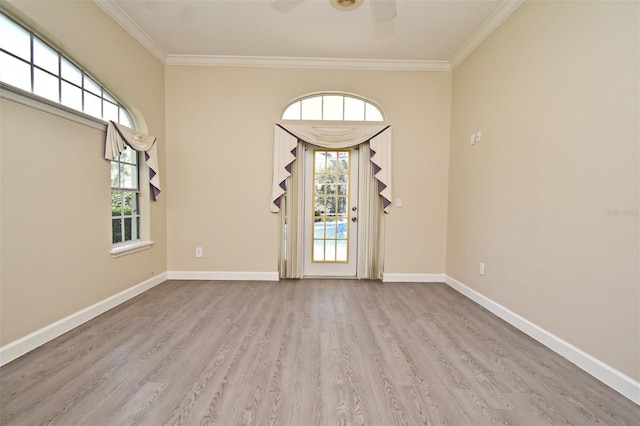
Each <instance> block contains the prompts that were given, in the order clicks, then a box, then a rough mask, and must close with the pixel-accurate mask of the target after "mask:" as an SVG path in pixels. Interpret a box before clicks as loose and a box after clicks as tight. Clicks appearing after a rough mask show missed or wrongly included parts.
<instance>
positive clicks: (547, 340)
mask: <svg viewBox="0 0 640 426" xmlns="http://www.w3.org/2000/svg"><path fill="white" fill-rule="evenodd" d="M445 282H446V283H447V284H448V285H449V286H450V287H451V288H453V289H454V290H457V291H458V292H460V293H462V294H463V295H465V296H466V297H468V298H469V299H471V300H473V301H474V302H476V303H478V304H479V305H480V306H482V307H484V308H486V309H487V310H489V311H490V312H492V313H493V314H495V315H496V316H498V317H499V318H501V319H503V320H505V321H506V322H508V323H509V324H511V325H513V326H514V327H516V328H517V329H518V330H520V331H522V332H523V333H525V334H527V335H529V336H530V337H532V338H534V339H535V340H537V341H538V342H540V343H542V344H543V345H545V346H546V347H548V348H549V349H551V350H552V351H554V352H556V353H557V354H559V355H561V356H563V357H564V358H566V359H567V360H569V361H571V362H572V363H574V364H575V365H577V366H578V367H580V368H581V369H583V370H584V371H586V372H587V373H589V374H591V375H592V376H593V377H595V378H596V379H598V380H600V381H601V382H603V383H604V384H606V385H608V386H610V387H611V388H613V389H615V390H616V391H618V392H619V393H621V394H622V395H624V396H625V397H627V398H629V399H630V400H631V401H633V402H635V403H636V404H639V405H640V383H639V382H637V381H635V380H634V379H632V378H631V377H629V376H627V375H625V374H624V373H621V372H620V371H618V370H616V369H615V368H613V367H611V366H609V365H607V364H605V363H604V362H602V361H600V360H599V359H597V358H594V357H593V356H592V355H589V354H588V353H586V352H584V351H582V350H581V349H578V348H576V347H575V346H573V345H572V344H570V343H568V342H566V341H564V340H562V339H561V338H559V337H557V336H555V335H554V334H551V333H549V332H548V331H546V330H544V329H543V328H541V327H539V326H537V325H536V324H534V323H532V322H531V321H529V320H527V319H525V318H523V317H521V316H520V315H518V314H516V313H514V312H512V311H510V310H509V309H507V308H505V307H504V306H502V305H500V304H498V303H496V302H494V301H493V300H491V299H489V298H488V297H486V296H483V295H482V294H480V293H478V292H477V291H475V290H473V289H471V288H469V287H467V286H466V285H464V284H462V283H461V282H460V281H458V280H456V279H454V278H452V277H450V276H448V275H447V276H446V277H445Z"/></svg>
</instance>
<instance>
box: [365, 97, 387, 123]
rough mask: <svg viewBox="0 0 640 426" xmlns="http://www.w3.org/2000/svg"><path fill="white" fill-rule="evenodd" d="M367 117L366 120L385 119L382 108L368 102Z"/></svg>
mask: <svg viewBox="0 0 640 426" xmlns="http://www.w3.org/2000/svg"><path fill="white" fill-rule="evenodd" d="M365 119H366V121H384V120H383V119H382V114H381V113H380V110H379V109H378V108H376V107H374V106H373V105H371V104H370V103H368V102H367V103H366V104H365Z"/></svg>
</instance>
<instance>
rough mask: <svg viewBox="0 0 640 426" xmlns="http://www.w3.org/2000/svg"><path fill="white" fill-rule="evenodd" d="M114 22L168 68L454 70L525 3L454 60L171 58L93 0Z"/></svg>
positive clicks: (109, 4)
mask: <svg viewBox="0 0 640 426" xmlns="http://www.w3.org/2000/svg"><path fill="white" fill-rule="evenodd" d="M93 1H94V3H96V4H97V5H98V6H99V7H100V8H101V9H102V10H104V11H105V13H107V14H108V15H109V16H110V17H111V18H112V19H113V20H114V21H116V22H117V23H118V24H119V25H120V26H121V27H122V28H124V29H125V30H126V31H127V32H128V33H129V34H131V36H132V37H133V38H134V39H136V40H137V41H138V42H139V43H140V44H141V45H142V46H144V47H145V48H146V49H147V50H148V51H149V52H151V54H153V55H154V56H155V57H156V58H157V59H158V60H160V61H161V62H162V63H164V64H166V65H197V66H211V67H266V68H320V69H354V70H383V71H451V70H453V69H455V68H456V67H457V66H458V65H460V64H461V63H462V61H464V59H465V58H466V57H467V56H469V55H470V54H471V52H473V51H474V50H475V49H476V48H477V47H478V46H479V45H480V44H481V43H482V42H483V41H484V40H485V39H486V38H487V37H488V36H489V35H490V34H491V33H492V32H493V31H495V30H496V28H498V27H499V26H500V24H502V22H504V20H505V19H507V18H508V17H509V15H511V14H512V13H513V12H514V11H515V10H516V9H517V8H518V7H519V6H520V5H521V4H522V3H524V1H525V0H507V1H505V3H504V4H503V5H502V6H500V8H498V10H496V11H495V12H494V13H493V14H492V15H491V16H490V17H489V18H488V19H487V20H486V21H485V22H484V24H483V25H482V26H481V27H480V29H478V31H476V32H475V33H474V34H473V35H472V36H471V37H470V38H469V40H467V42H466V43H465V44H464V45H463V46H462V47H461V48H460V49H459V50H458V51H457V52H456V54H455V55H454V56H453V57H452V58H451V60H449V61H446V60H443V61H428V60H394V59H342V58H299V57H271V56H224V55H169V54H167V53H166V52H165V51H164V50H162V48H161V47H160V46H158V44H157V43H156V42H154V41H153V39H152V38H151V37H149V35H148V34H147V33H146V32H144V30H142V28H140V27H139V26H138V25H137V24H136V23H135V22H134V21H133V20H132V19H131V18H129V16H128V15H127V14H126V13H124V11H122V9H120V7H118V5H116V4H115V3H114V2H113V1H112V0H93Z"/></svg>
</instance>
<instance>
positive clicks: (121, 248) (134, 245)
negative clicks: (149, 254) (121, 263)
mask: <svg viewBox="0 0 640 426" xmlns="http://www.w3.org/2000/svg"><path fill="white" fill-rule="evenodd" d="M152 245H153V241H140V240H138V241H133V242H127V243H123V244H115V245H114V246H113V247H112V248H111V256H112V257H114V258H116V257H120V256H125V255H127V254H132V253H137V252H139V251H142V250H146V249H148V248H151V246H152Z"/></svg>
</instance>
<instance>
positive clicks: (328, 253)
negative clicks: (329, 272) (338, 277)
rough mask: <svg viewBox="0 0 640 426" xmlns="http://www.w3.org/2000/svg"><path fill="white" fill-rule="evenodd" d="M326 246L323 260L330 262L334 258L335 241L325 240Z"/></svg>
mask: <svg viewBox="0 0 640 426" xmlns="http://www.w3.org/2000/svg"><path fill="white" fill-rule="evenodd" d="M325 244H326V248H325V254H324V260H326V261H328V262H331V261H335V260H336V242H335V241H332V240H327V241H325Z"/></svg>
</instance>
